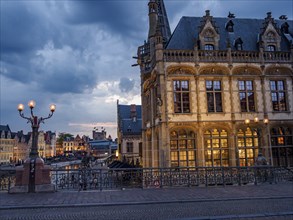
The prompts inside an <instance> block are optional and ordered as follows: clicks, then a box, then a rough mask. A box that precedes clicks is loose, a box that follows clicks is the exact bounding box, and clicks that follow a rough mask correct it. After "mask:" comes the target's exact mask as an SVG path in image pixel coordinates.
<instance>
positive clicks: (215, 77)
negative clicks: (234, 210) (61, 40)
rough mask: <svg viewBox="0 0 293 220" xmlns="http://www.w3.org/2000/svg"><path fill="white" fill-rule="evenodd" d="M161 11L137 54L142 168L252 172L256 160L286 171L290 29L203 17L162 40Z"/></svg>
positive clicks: (290, 147) (292, 113) (292, 128)
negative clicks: (215, 168) (242, 169)
mask: <svg viewBox="0 0 293 220" xmlns="http://www.w3.org/2000/svg"><path fill="white" fill-rule="evenodd" d="M162 3H163V1H158V0H157V1H150V3H149V7H151V8H150V13H149V19H150V30H154V29H155V30H156V32H154V31H149V36H148V40H147V41H146V42H145V44H144V45H143V46H141V47H139V48H138V64H139V65H140V68H141V84H142V88H141V96H142V139H143V166H144V167H170V166H172V167H179V166H180V167H186V166H190V167H194V166H252V165H254V161H255V158H256V157H257V155H258V153H259V152H261V153H262V154H263V155H264V156H265V157H266V158H267V161H268V162H269V164H271V165H274V166H291V167H292V166H293V135H292V132H293V92H292V91H293V88H292V80H293V69H292V67H293V64H292V63H293V55H292V54H293V44H292V35H293V30H292V27H293V22H292V21H286V20H278V21H275V20H274V18H272V15H271V13H268V14H267V17H266V18H265V19H263V20H262V19H259V20H257V21H256V20H255V19H242V20H237V19H235V18H234V17H233V16H230V15H229V16H228V18H213V17H212V16H211V15H210V12H209V11H206V14H205V15H204V16H203V17H199V18H190V17H183V18H182V19H181V20H180V22H179V24H178V26H177V27H176V30H175V31H174V33H173V34H172V37H171V36H164V34H163V32H162V31H161V29H160V28H162V27H166V26H168V25H167V24H166V23H164V22H163V23H162V22H160V21H162V19H158V18H159V17H160V16H165V17H166V16H167V15H166V14H165V15H162V13H161V11H160V10H161V8H162V7H164V5H163V4H162ZM164 21H165V22H166V20H164ZM218 25H222V26H218ZM237 25H238V26H237ZM241 25H242V26H241ZM257 25H258V26H257ZM288 26H289V27H290V28H291V29H290V28H289V29H288ZM155 27H156V28H155ZM247 28H248V30H247ZM286 28H287V29H286ZM189 32H190V33H189ZM236 34H239V36H238V35H236ZM249 34H250V35H249ZM164 39H169V40H168V41H166V40H164ZM290 39H291V41H290ZM245 120H246V123H244V122H245Z"/></svg>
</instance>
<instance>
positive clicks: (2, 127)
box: [0, 125, 11, 132]
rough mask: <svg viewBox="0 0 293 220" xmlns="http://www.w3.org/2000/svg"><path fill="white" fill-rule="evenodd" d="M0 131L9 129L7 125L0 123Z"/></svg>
mask: <svg viewBox="0 0 293 220" xmlns="http://www.w3.org/2000/svg"><path fill="white" fill-rule="evenodd" d="M0 131H10V132H11V130H10V128H9V125H0Z"/></svg>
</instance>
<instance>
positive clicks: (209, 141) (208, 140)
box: [204, 128, 230, 167]
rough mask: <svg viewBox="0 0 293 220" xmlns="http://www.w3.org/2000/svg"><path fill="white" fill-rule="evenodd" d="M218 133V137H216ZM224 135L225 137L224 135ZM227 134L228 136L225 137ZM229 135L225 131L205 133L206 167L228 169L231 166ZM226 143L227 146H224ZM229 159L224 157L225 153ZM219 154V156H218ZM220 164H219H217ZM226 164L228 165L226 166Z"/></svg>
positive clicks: (215, 130)
mask: <svg viewBox="0 0 293 220" xmlns="http://www.w3.org/2000/svg"><path fill="white" fill-rule="evenodd" d="M215 133H217V134H218V135H215ZM223 134H224V135H223ZM225 134H226V135H225ZM228 137H229V135H228V132H227V130H225V129H217V128H214V129H209V130H206V131H205V132H204V158H205V160H204V161H205V166H206V167H223V166H225V167H228V166H229V164H230V152H229V150H230V147H229V138H228ZM224 143H226V146H224ZM225 152H226V154H227V157H223V155H225V154H223V153H225ZM217 153H218V154H217ZM218 161H219V162H220V163H217V162H218ZM224 162H226V164H224Z"/></svg>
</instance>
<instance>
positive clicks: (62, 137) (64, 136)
mask: <svg viewBox="0 0 293 220" xmlns="http://www.w3.org/2000/svg"><path fill="white" fill-rule="evenodd" d="M72 137H73V135H72V134H69V133H65V132H62V133H59V134H58V138H57V143H58V144H59V145H60V146H62V145H63V141H64V140H66V139H67V138H72Z"/></svg>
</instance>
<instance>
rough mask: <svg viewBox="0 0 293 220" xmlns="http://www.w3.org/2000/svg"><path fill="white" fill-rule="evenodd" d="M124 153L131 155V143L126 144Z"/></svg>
mask: <svg viewBox="0 0 293 220" xmlns="http://www.w3.org/2000/svg"><path fill="white" fill-rule="evenodd" d="M126 152H127V153H133V142H126Z"/></svg>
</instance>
